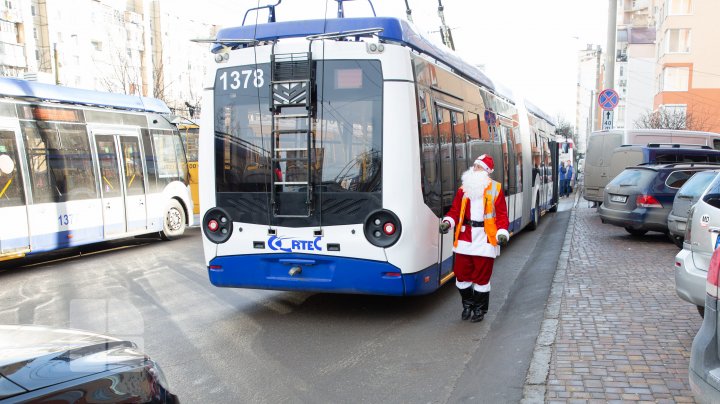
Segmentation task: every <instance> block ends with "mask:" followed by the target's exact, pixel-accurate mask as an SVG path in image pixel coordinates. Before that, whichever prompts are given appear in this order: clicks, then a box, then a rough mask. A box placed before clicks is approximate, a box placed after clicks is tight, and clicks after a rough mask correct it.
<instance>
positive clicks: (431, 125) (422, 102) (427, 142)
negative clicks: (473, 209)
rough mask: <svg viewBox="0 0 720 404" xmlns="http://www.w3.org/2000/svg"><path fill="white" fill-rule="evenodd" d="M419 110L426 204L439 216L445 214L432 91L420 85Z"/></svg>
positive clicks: (421, 161) (421, 162)
mask: <svg viewBox="0 0 720 404" xmlns="http://www.w3.org/2000/svg"><path fill="white" fill-rule="evenodd" d="M418 111H419V112H420V166H421V177H422V178H421V181H422V191H423V199H424V201H425V205H427V206H428V207H429V208H430V209H431V210H432V211H433V213H435V215H437V216H438V217H439V216H440V215H442V214H443V212H442V211H441V206H440V176H439V175H438V171H439V169H438V164H439V161H440V152H439V149H438V141H437V132H436V131H435V114H434V113H433V111H432V101H431V100H430V91H428V90H427V89H426V88H424V87H418Z"/></svg>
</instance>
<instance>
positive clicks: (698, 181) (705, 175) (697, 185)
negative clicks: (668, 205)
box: [678, 171, 717, 197]
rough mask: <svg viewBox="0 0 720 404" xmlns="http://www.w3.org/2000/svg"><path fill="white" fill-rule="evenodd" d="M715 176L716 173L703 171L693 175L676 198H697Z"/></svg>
mask: <svg viewBox="0 0 720 404" xmlns="http://www.w3.org/2000/svg"><path fill="white" fill-rule="evenodd" d="M716 175H717V172H716V171H703V172H699V173H697V174H695V175H693V176H692V177H691V178H690V179H689V180H688V181H687V182H686V183H685V185H683V186H682V188H680V191H678V196H692V197H694V196H698V195H700V194H702V192H703V191H704V190H705V188H707V186H708V185H709V184H710V181H712V180H713V178H715V176H716Z"/></svg>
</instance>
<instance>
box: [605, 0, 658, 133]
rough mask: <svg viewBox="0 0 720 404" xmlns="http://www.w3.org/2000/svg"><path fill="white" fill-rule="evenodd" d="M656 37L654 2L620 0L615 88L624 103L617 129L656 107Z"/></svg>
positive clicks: (631, 124) (619, 109) (617, 115)
mask: <svg viewBox="0 0 720 404" xmlns="http://www.w3.org/2000/svg"><path fill="white" fill-rule="evenodd" d="M655 36H656V35H655V26H654V21H653V18H652V3H651V1H650V0H619V4H618V16H617V36H616V45H615V46H616V58H615V75H614V77H615V85H614V89H615V90H616V91H617V92H618V94H619V95H620V103H619V104H618V106H617V107H616V108H615V127H616V128H633V127H634V126H635V122H636V121H637V120H638V119H639V118H640V117H641V116H642V115H643V114H647V113H648V112H649V111H650V110H652V107H653V96H654V95H655V93H654V89H655V84H654V82H653V80H652V77H653V72H654V71H655V54H654V51H655Z"/></svg>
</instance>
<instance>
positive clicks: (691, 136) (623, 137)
mask: <svg viewBox="0 0 720 404" xmlns="http://www.w3.org/2000/svg"><path fill="white" fill-rule="evenodd" d="M649 143H658V144H661V143H665V144H680V145H704V146H710V147H711V148H713V149H717V150H720V134H718V133H712V132H697V131H689V130H670V129H612V130H603V131H599V132H593V133H591V134H590V138H589V139H588V142H587V152H586V154H585V167H584V171H585V181H584V190H583V191H584V192H583V196H584V198H585V199H587V200H588V201H591V202H602V201H603V191H604V190H605V186H606V185H607V184H608V182H610V181H611V180H612V179H613V178H615V176H616V175H618V174H619V173H620V172H621V171H622V170H624V169H625V167H627V166H628V164H618V162H619V161H620V160H619V159H618V158H617V157H616V158H615V159H614V160H615V161H616V163H615V164H613V154H614V152H615V149H616V148H618V147H620V146H621V145H647V144H649ZM629 165H632V164H629Z"/></svg>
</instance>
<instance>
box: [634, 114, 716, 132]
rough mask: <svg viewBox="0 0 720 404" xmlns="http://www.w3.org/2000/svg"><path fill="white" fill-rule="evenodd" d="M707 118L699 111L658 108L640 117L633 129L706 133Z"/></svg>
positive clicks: (708, 124) (707, 126)
mask: <svg viewBox="0 0 720 404" xmlns="http://www.w3.org/2000/svg"><path fill="white" fill-rule="evenodd" d="M709 118H710V115H709V114H706V113H702V112H700V111H696V112H691V111H682V110H677V109H674V110H671V109H669V108H660V109H658V110H657V111H648V112H646V113H644V114H642V115H640V117H639V118H638V119H637V120H636V121H635V128H637V129H680V130H698V131H707V130H708V129H710V122H709Z"/></svg>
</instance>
